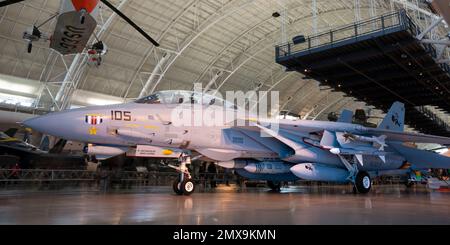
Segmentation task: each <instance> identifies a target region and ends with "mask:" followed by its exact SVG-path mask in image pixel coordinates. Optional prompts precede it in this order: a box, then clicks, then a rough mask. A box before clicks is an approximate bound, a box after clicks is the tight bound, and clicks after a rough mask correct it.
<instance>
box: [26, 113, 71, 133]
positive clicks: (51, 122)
mask: <svg viewBox="0 0 450 245" xmlns="http://www.w3.org/2000/svg"><path fill="white" fill-rule="evenodd" d="M68 119H69V118H68V117H67V115H66V113H61V112H58V113H50V114H48V115H45V116H39V117H35V118H31V119H28V120H25V121H24V122H22V124H23V125H24V126H25V127H28V128H32V129H33V130H36V131H38V132H41V133H45V134H49V135H53V136H62V135H63V134H64V133H63V132H65V131H67V130H69V129H70V125H69V124H68ZM72 126H73V125H72Z"/></svg>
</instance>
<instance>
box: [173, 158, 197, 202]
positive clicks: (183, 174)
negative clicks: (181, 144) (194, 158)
mask: <svg viewBox="0 0 450 245" xmlns="http://www.w3.org/2000/svg"><path fill="white" fill-rule="evenodd" d="M179 160H180V166H179V167H174V168H175V169H176V170H177V171H179V172H180V176H179V177H178V178H177V179H176V180H175V181H174V182H173V185H172V187H173V191H174V192H175V193H176V194H177V195H180V196H181V195H185V196H189V195H191V194H192V193H194V191H195V184H194V181H193V180H192V177H191V174H190V173H189V170H188V168H187V165H188V164H191V157H190V156H189V155H188V154H185V153H183V154H181V156H180V158H179Z"/></svg>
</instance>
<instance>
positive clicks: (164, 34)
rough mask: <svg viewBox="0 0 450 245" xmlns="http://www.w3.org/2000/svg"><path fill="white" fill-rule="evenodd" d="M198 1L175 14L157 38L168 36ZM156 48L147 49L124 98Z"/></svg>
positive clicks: (190, 3)
mask: <svg viewBox="0 0 450 245" xmlns="http://www.w3.org/2000/svg"><path fill="white" fill-rule="evenodd" d="M198 1H199V0H191V2H189V3H188V4H187V5H186V7H185V8H183V9H182V10H181V11H179V12H178V13H177V14H176V15H175V18H173V19H172V20H171V21H169V23H167V24H166V26H165V27H164V28H163V30H164V31H163V32H162V33H161V34H159V36H158V37H157V38H156V40H157V41H158V42H161V40H162V39H163V38H164V37H165V36H166V34H167V33H169V31H170V30H171V29H172V27H173V26H174V25H175V24H176V23H178V21H179V20H180V19H181V17H183V16H184V15H185V14H186V13H188V11H189V10H190V9H191V7H192V6H194V5H195V4H196V3H197V2H198ZM154 50H155V47H154V46H150V47H148V48H147V50H146V51H145V55H144V58H142V60H141V61H140V62H139V65H138V69H137V70H136V71H135V73H134V75H133V77H132V79H131V80H130V82H129V85H128V87H127V89H126V91H125V93H124V94H123V98H124V99H125V98H126V97H127V96H128V93H129V92H130V89H131V86H132V85H133V82H134V80H136V78H137V76H138V75H139V73H140V71H141V69H142V67H144V65H145V62H146V61H147V59H148V58H149V57H150V55H151V54H152V53H153V51H154Z"/></svg>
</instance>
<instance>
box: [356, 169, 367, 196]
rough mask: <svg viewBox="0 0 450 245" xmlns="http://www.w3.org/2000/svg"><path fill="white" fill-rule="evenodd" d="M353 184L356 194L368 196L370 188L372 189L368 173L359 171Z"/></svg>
mask: <svg viewBox="0 0 450 245" xmlns="http://www.w3.org/2000/svg"><path fill="white" fill-rule="evenodd" d="M353 184H354V189H353V190H354V192H355V190H356V193H360V194H366V193H369V191H370V188H371V187H372V179H371V178H370V176H369V174H368V173H367V172H365V171H359V172H358V173H357V174H356V176H355V179H354V182H353Z"/></svg>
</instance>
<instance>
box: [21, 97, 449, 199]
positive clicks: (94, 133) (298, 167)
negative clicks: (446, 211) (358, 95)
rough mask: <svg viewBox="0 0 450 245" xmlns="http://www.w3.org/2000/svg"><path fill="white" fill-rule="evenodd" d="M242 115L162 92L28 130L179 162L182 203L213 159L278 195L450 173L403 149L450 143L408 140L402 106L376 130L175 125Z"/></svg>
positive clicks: (437, 160)
mask: <svg viewBox="0 0 450 245" xmlns="http://www.w3.org/2000/svg"><path fill="white" fill-rule="evenodd" d="M180 108H182V110H180ZM236 110H237V107H236V106H234V105H233V104H230V103H229V102H227V101H225V100H221V99H220V98H217V97H215V96H211V95H208V96H205V94H201V93H198V92H192V91H161V92H157V93H155V94H153V95H150V96H148V97H145V98H141V99H138V100H136V101H134V102H130V103H125V104H120V105H109V106H98V107H87V108H82V109H75V110H67V111H63V112H56V113H51V114H48V115H45V116H41V117H37V118H33V119H30V120H27V121H25V122H24V125H26V126H27V127H31V128H33V129H35V130H37V131H41V132H44V133H47V134H50V135H54V136H57V137H61V138H64V139H67V140H74V141H80V142H86V143H89V147H88V152H89V153H90V154H97V155H104V156H105V157H109V156H114V155H120V154H125V153H126V154H127V155H130V156H137V157H167V158H170V157H174V158H179V160H180V161H179V162H180V164H179V166H173V168H175V169H177V170H178V171H179V173H180V176H179V178H178V179H177V180H176V181H175V183H174V186H173V187H174V191H175V192H176V193H177V194H179V195H183V194H184V195H189V194H191V193H193V192H194V189H195V188H194V183H193V181H192V179H191V175H190V173H189V171H188V169H187V167H186V165H187V164H190V163H191V161H192V160H194V158H196V159H197V158H207V159H210V160H212V161H214V162H216V163H217V164H218V165H219V166H222V167H224V168H231V169H235V171H236V172H237V173H238V174H240V175H242V176H243V177H246V178H249V179H257V180H265V181H268V183H269V186H271V187H272V188H279V183H280V182H282V181H296V180H299V179H305V180H310V181H330V182H343V183H345V182H347V183H348V182H350V183H353V184H354V190H355V191H357V192H358V193H368V192H369V191H370V189H371V185H372V183H371V174H373V173H374V172H379V171H383V170H396V169H404V168H408V167H409V168H411V169H414V170H420V169H429V168H449V167H450V158H448V157H445V156H442V155H438V154H435V153H433V152H428V151H423V150H419V149H415V148H411V147H408V146H406V145H405V144H404V143H405V142H417V143H418V142H421V143H437V144H442V145H449V144H450V138H446V137H439V136H431V135H424V134H416V133H406V132H403V129H404V117H405V113H404V111H405V110H404V105H403V104H402V103H399V102H396V103H394V105H393V106H392V108H391V109H390V111H389V112H388V114H387V116H386V117H385V119H384V120H383V121H382V122H381V124H380V125H379V127H378V128H367V127H364V126H361V125H355V124H351V120H352V113H351V112H349V111H345V112H344V113H342V115H341V118H340V119H339V121H338V122H319V121H307V120H298V121H292V120H282V119H280V120H279V122H278V128H275V127H272V126H271V125H269V126H268V124H267V123H264V122H263V121H264V120H259V119H252V118H250V116H248V117H246V118H240V119H239V120H242V121H245V123H244V125H243V126H240V125H238V124H237V123H236V122H237V121H239V120H237V119H234V120H233V121H231V120H229V121H227V120H223V123H218V124H211V125H204V124H200V126H196V124H195V123H193V125H185V124H181V123H179V121H178V119H177V118H180V116H181V117H184V118H189V119H188V120H190V122H193V121H195V120H198V119H199V118H201V117H205V116H206V114H208V115H209V116H211V113H212V114H215V116H213V118H217V117H219V116H218V115H223V113H224V112H226V113H231V114H233V113H235V112H236ZM181 114H183V115H181ZM218 121H220V120H218ZM191 158H192V159H191Z"/></svg>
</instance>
